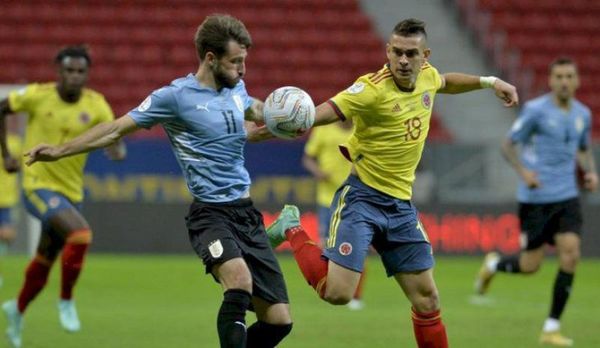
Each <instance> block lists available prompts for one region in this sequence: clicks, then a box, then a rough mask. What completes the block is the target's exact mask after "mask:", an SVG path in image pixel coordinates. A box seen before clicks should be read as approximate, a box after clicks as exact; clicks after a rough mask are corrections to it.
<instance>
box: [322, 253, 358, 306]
mask: <svg viewBox="0 0 600 348" xmlns="http://www.w3.org/2000/svg"><path fill="white" fill-rule="evenodd" d="M363 263H364V260H363ZM361 274H362V273H361V272H358V271H355V270H352V269H348V268H346V267H344V266H341V265H338V264H337V263H335V262H333V261H331V260H330V261H329V265H328V270H327V287H326V289H325V298H326V299H329V300H332V301H333V302H338V301H339V302H341V303H344V302H348V301H350V300H351V299H352V297H353V295H354V293H355V292H356V287H357V286H358V282H359V281H360V277H361Z"/></svg>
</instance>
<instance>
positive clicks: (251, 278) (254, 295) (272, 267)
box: [27, 14, 292, 348]
mask: <svg viewBox="0 0 600 348" xmlns="http://www.w3.org/2000/svg"><path fill="white" fill-rule="evenodd" d="M194 42H195V44H196V50H197V56H198V58H199V60H200V62H199V66H198V70H197V72H196V73H195V74H189V75H187V76H186V77H182V78H179V79H177V80H174V81H173V82H172V83H171V84H170V85H169V86H166V87H163V88H161V89H158V90H156V91H154V92H153V93H152V94H151V95H150V96H148V97H147V98H146V99H145V100H144V101H143V102H142V103H141V104H140V105H139V106H138V107H137V108H136V109H134V110H131V111H130V112H129V113H128V114H127V115H125V116H123V117H121V118H119V119H117V120H116V121H114V122H111V123H109V124H107V125H100V126H98V127H95V128H93V129H91V130H90V131H88V132H86V133H84V134H82V135H81V136H79V137H77V138H75V139H73V140H72V141H70V142H68V143H66V144H62V145H61V146H51V145H48V144H41V145H38V146H36V147H35V148H33V149H32V150H31V151H29V153H28V155H29V157H30V159H29V160H28V161H27V164H28V165H31V164H33V163H34V162H37V161H55V160H57V159H59V158H64V157H68V156H73V155H76V154H80V153H85V152H89V151H91V150H94V149H97V148H102V147H106V146H110V144H113V143H114V142H115V141H117V140H118V139H120V138H121V137H123V136H124V135H126V134H128V133H132V132H134V131H137V130H140V129H142V128H150V127H152V126H154V125H156V124H161V125H162V126H163V128H164V129H165V131H166V132H167V134H168V135H169V137H170V138H171V140H172V147H173V151H174V152H175V155H176V156H177V159H178V162H179V164H180V166H181V169H182V171H183V172H184V175H185V178H186V182H187V186H188V188H189V190H190V192H191V193H192V195H193V196H194V202H193V203H192V204H191V206H190V208H189V213H188V216H187V217H186V222H187V227H188V231H189V238H190V243H191V244H192V247H193V248H194V250H195V251H196V253H197V254H198V256H199V257H200V258H202V261H203V262H204V264H205V266H206V273H207V274H212V275H213V277H214V279H215V280H216V281H218V282H219V283H220V284H221V286H222V288H223V301H222V303H221V308H220V310H219V313H218V315H217V331H218V334H219V341H220V342H221V347H222V348H244V347H254V348H273V347H275V346H276V345H277V344H279V342H280V341H281V340H283V339H284V338H285V336H287V335H288V334H289V333H290V331H291V330H292V319H291V316H290V312H289V304H288V303H289V300H288V295H287V289H286V285H285V282H284V279H283V274H282V272H281V269H280V267H279V264H278V262H277V259H276V258H275V255H274V253H273V249H271V247H270V246H269V240H268V238H267V235H266V233H265V227H264V224H263V219H262V215H261V213H260V212H259V211H258V210H257V209H256V208H254V205H253V203H252V200H251V199H250V176H249V174H248V171H247V170H246V168H245V167H244V155H243V153H244V146H245V144H246V140H247V139H250V140H255V138H254V137H257V138H256V139H258V138H266V136H268V135H269V133H268V131H267V130H266V127H264V126H263V127H260V128H259V127H256V125H255V124H254V121H262V120H263V116H262V115H263V112H262V110H263V103H262V102H261V101H259V100H256V99H254V98H252V97H250V96H249V95H248V92H247V91H246V86H245V84H244V81H243V80H242V77H244V74H245V73H246V64H245V63H246V57H247V55H248V49H249V48H250V46H251V45H252V39H251V37H250V34H249V33H248V31H247V30H246V27H245V26H244V24H243V23H242V22H241V21H239V20H238V19H236V18H234V17H232V16H229V15H219V14H215V15H211V16H208V17H206V19H205V20H204V21H203V22H202V24H201V25H200V26H199V27H198V30H197V32H196V35H195V40H194ZM247 121H248V122H247ZM249 121H252V122H249ZM246 129H248V131H246ZM73 158H75V157H73ZM40 164H41V165H45V164H44V163H39V164H36V165H33V166H31V168H35V167H36V166H39V165H40ZM250 306H252V308H253V310H254V311H255V312H256V317H257V319H258V320H257V321H256V322H255V323H254V324H252V325H251V326H250V327H248V328H246V319H245V317H246V311H247V310H249V308H250Z"/></svg>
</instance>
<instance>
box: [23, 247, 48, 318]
mask: <svg viewBox="0 0 600 348" xmlns="http://www.w3.org/2000/svg"><path fill="white" fill-rule="evenodd" d="M51 267H52V263H51V262H49V261H48V260H46V259H44V258H42V257H40V256H39V255H38V256H36V257H35V258H34V259H33V260H31V262H30V263H29V266H28V267H27V270H26V271H25V284H23V288H21V292H20V293H19V299H18V300H17V307H18V308H19V312H21V313H24V312H25V309H26V308H27V306H28V305H29V303H30V302H31V301H33V299H34V298H35V297H36V296H37V295H38V294H39V293H40V291H42V289H43V288H44V286H45V285H46V282H47V281H48V274H49V273H50V268H51Z"/></svg>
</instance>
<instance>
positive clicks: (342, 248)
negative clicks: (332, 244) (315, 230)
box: [339, 242, 352, 256]
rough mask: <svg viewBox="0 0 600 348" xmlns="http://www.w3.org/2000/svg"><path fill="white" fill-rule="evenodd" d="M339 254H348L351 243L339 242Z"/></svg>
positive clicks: (350, 250) (350, 249) (350, 251)
mask: <svg viewBox="0 0 600 348" xmlns="http://www.w3.org/2000/svg"><path fill="white" fill-rule="evenodd" d="M339 250H340V254H342V255H344V256H348V255H350V254H352V244H350V243H348V242H344V243H342V244H340V248H339Z"/></svg>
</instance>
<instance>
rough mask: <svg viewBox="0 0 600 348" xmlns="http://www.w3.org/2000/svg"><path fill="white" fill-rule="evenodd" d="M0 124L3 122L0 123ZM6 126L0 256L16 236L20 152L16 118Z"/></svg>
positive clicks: (0, 165) (0, 171)
mask: <svg viewBox="0 0 600 348" xmlns="http://www.w3.org/2000/svg"><path fill="white" fill-rule="evenodd" d="M0 126H4V124H2V123H0ZM6 127H7V128H8V129H7V138H6V142H7V144H6V146H0V148H2V149H7V151H6V152H5V151H3V153H2V156H1V157H0V257H3V256H4V255H6V253H7V252H8V248H9V246H10V244H11V243H12V242H13V240H14V239H15V236H16V228H15V209H16V206H17V204H18V203H19V183H18V176H17V174H16V172H17V171H18V170H19V166H20V159H21V153H22V146H21V136H20V135H19V130H18V127H17V121H16V119H15V118H14V117H11V118H10V119H9V120H7V122H6ZM4 159H6V160H4ZM5 162H6V164H5ZM0 267H1V266H0ZM2 284H3V274H2V273H0V287H2Z"/></svg>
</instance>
